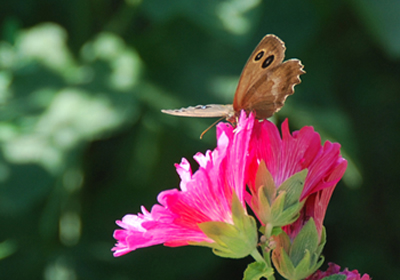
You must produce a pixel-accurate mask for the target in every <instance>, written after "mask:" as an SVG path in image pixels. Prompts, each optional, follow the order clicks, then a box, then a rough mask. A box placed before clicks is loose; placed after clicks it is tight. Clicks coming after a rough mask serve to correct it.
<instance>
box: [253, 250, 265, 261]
mask: <svg viewBox="0 0 400 280" xmlns="http://www.w3.org/2000/svg"><path fill="white" fill-rule="evenodd" d="M250 255H251V256H252V257H253V258H254V259H255V260H256V262H261V263H265V260H264V258H263V257H262V256H261V254H260V252H258V250H257V249H256V248H254V250H253V252H251V254H250Z"/></svg>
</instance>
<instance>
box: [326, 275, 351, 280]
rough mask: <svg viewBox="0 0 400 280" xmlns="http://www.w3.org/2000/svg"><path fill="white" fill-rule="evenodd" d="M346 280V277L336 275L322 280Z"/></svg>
mask: <svg viewBox="0 0 400 280" xmlns="http://www.w3.org/2000/svg"><path fill="white" fill-rule="evenodd" d="M346 278H347V277H346V275H339V274H336V275H331V276H327V277H324V278H322V279H321V280H346Z"/></svg>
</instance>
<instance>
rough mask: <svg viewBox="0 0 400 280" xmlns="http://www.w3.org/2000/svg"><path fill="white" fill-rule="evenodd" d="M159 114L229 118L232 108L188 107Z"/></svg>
mask: <svg viewBox="0 0 400 280" xmlns="http://www.w3.org/2000/svg"><path fill="white" fill-rule="evenodd" d="M161 112H163V113H165V114H169V115H174V116H181V117H199V118H217V117H225V118H230V117H232V116H233V115H234V113H235V112H234V111H233V107H232V105H231V104H229V105H219V104H209V105H197V106H189V107H186V108H181V109H175V110H161Z"/></svg>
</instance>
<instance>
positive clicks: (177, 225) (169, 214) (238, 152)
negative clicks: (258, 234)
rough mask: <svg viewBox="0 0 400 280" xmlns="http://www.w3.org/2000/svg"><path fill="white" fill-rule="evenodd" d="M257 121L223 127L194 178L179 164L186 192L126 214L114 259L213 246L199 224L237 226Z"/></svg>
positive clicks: (160, 197) (200, 158)
mask: <svg viewBox="0 0 400 280" xmlns="http://www.w3.org/2000/svg"><path fill="white" fill-rule="evenodd" d="M254 123H255V121H254V116H252V115H251V116H250V117H249V118H247V117H246V115H245V113H244V112H243V113H242V115H241V116H240V119H239V123H238V126H237V127H236V128H235V130H234V129H233V127H232V126H231V125H229V124H226V123H220V124H218V126H217V147H216V148H215V149H214V150H213V151H207V152H206V153H205V155H203V154H201V153H197V154H196V155H195V156H194V158H195V160H196V161H197V162H198V163H199V169H198V170H197V171H196V172H195V173H194V174H192V171H191V167H190V164H189V162H188V161H187V160H186V159H182V161H181V163H180V164H176V165H175V167H176V171H177V173H178V174H179V176H180V178H181V183H180V190H177V189H172V190H166V191H163V192H161V193H160V194H159V195H158V198H157V200H158V203H159V204H156V205H154V206H153V207H152V209H151V212H148V211H147V210H146V209H144V208H142V213H139V214H138V215H126V216H125V217H124V218H123V219H122V221H117V224H118V225H119V226H120V227H121V228H122V229H119V230H116V231H115V232H114V238H115V239H116V240H117V243H116V245H115V247H114V248H113V249H112V250H113V251H114V256H121V255H124V254H126V253H128V252H130V251H133V250H136V249H138V248H143V247H147V246H152V245H157V244H164V245H165V246H171V247H175V246H184V245H188V244H189V243H196V242H208V243H213V242H214V241H213V240H212V239H210V238H208V237H207V236H206V235H205V234H204V233H203V232H202V231H201V230H200V228H199V226H198V225H199V224H201V223H204V222H210V221H217V222H224V223H230V224H233V220H232V207H231V203H232V194H233V192H235V193H236V195H237V197H238V198H239V201H240V202H241V203H242V205H243V209H244V211H245V212H246V208H245V202H244V198H243V197H244V191H245V187H246V180H247V173H246V168H247V166H248V164H247V161H248V149H249V142H250V138H251V135H252V131H253V125H254ZM202 244H204V243H202Z"/></svg>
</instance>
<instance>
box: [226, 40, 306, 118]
mask: <svg viewBox="0 0 400 280" xmlns="http://www.w3.org/2000/svg"><path fill="white" fill-rule="evenodd" d="M285 50H286V48H285V45H284V43H283V42H282V41H281V40H280V39H279V38H278V37H276V36H275V35H266V36H265V37H264V38H263V39H262V40H261V42H260V43H259V44H258V46H257V47H256V49H255V50H254V51H253V53H252V54H251V56H250V58H249V60H248V61H247V63H246V66H245V67H244V69H243V72H242V75H241V76H240V79H239V84H238V87H237V89H236V93H235V98H234V101H233V108H234V111H236V112H238V111H240V110H242V109H244V110H246V111H247V112H252V111H253V112H255V113H256V118H258V119H264V118H269V117H271V116H272V115H273V114H274V113H275V112H277V111H279V110H280V109H281V108H282V106H283V104H284V102H285V100H286V98H287V96H288V95H290V94H293V92H294V86H295V85H296V84H299V83H300V78H299V76H300V75H301V74H303V73H304V71H303V70H302V69H303V65H301V63H300V61H299V60H297V59H292V60H288V61H285V62H284V63H282V61H283V59H284V56H285Z"/></svg>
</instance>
